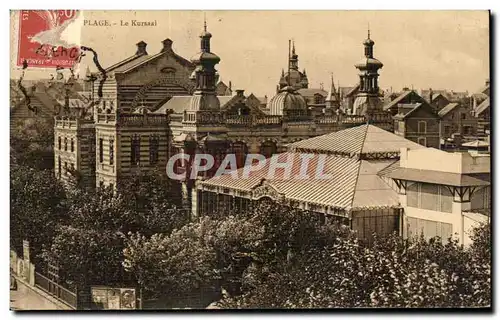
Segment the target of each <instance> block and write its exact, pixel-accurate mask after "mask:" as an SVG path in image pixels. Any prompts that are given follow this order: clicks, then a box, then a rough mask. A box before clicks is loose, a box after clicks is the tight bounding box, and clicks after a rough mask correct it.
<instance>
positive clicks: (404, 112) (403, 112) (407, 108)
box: [394, 103, 423, 120]
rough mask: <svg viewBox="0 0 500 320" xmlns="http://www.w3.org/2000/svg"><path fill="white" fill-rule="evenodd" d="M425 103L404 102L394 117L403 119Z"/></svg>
mask: <svg viewBox="0 0 500 320" xmlns="http://www.w3.org/2000/svg"><path fill="white" fill-rule="evenodd" d="M422 105H423V103H411V104H404V105H402V107H399V108H398V113H397V114H396V115H395V116H394V119H398V120H402V119H405V118H407V117H408V116H409V115H411V114H412V113H413V112H415V110H418V109H419V108H420V107H421V106H422Z"/></svg>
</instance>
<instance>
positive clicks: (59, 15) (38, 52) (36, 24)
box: [17, 10, 79, 68]
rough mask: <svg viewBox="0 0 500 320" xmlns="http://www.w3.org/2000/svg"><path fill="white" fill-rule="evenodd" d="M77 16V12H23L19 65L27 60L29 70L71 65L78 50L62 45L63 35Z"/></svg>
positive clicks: (21, 17) (20, 24)
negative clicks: (61, 35) (61, 36)
mask: <svg viewBox="0 0 500 320" xmlns="http://www.w3.org/2000/svg"><path fill="white" fill-rule="evenodd" d="M76 15H77V10H22V11H21V14H20V18H19V20H20V21H19V44H18V55H17V65H18V66H22V65H23V61H24V60H26V61H27V63H28V65H29V66H30V67H41V68H51V67H57V66H62V67H66V66H72V65H73V63H74V60H75V59H76V58H77V57H78V55H79V48H78V47H74V46H69V45H66V44H65V43H63V42H64V41H62V40H61V39H60V34H61V33H62V32H63V31H64V29H65V28H66V27H67V26H68V24H69V23H71V21H73V20H74V19H75V18H76Z"/></svg>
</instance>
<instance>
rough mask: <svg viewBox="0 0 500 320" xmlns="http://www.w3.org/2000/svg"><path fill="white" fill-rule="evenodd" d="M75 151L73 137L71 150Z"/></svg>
mask: <svg viewBox="0 0 500 320" xmlns="http://www.w3.org/2000/svg"><path fill="white" fill-rule="evenodd" d="M74 151H75V141H74V140H73V138H71V152H74Z"/></svg>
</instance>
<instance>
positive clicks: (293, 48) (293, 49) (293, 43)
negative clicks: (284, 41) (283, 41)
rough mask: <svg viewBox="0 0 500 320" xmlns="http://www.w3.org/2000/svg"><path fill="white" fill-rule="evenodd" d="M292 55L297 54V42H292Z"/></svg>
mask: <svg viewBox="0 0 500 320" xmlns="http://www.w3.org/2000/svg"><path fill="white" fill-rule="evenodd" d="M292 54H295V41H294V40H292Z"/></svg>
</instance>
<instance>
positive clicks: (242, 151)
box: [232, 141, 248, 168]
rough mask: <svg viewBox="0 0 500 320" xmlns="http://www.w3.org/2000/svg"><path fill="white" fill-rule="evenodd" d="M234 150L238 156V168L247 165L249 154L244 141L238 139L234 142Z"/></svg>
mask: <svg viewBox="0 0 500 320" xmlns="http://www.w3.org/2000/svg"><path fill="white" fill-rule="evenodd" d="M232 152H233V153H234V155H235V157H236V164H237V166H238V168H241V167H243V166H244V165H245V160H246V156H247V154H248V147H247V145H246V144H245V143H244V142H241V141H237V142H235V143H233V147H232Z"/></svg>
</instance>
